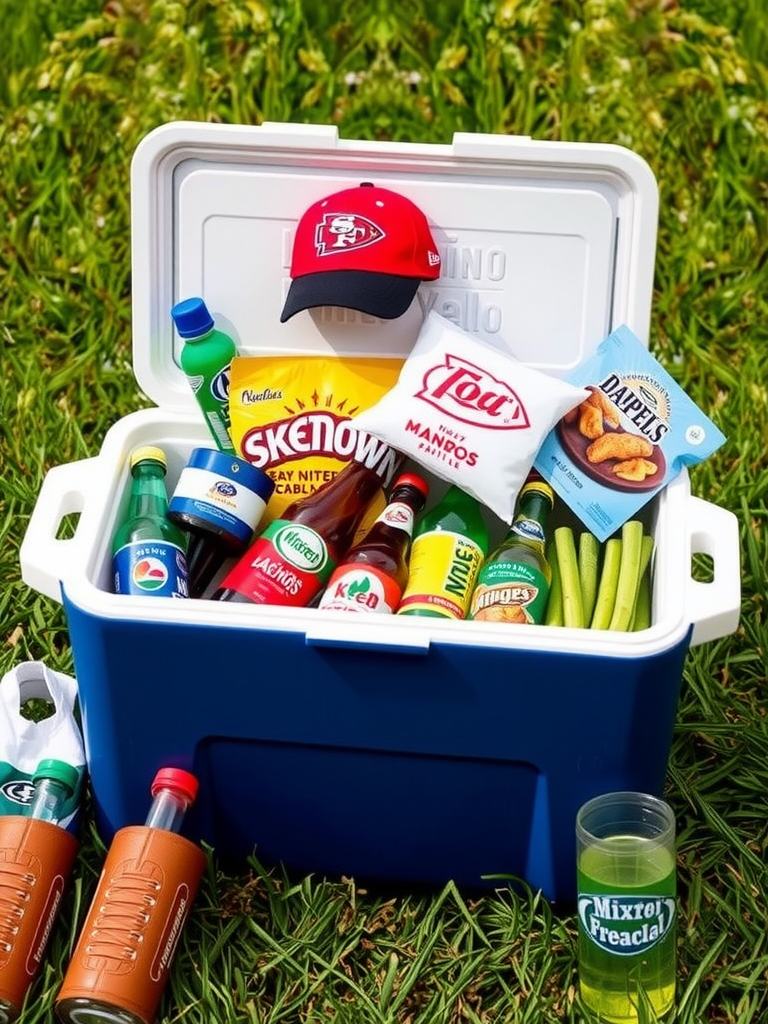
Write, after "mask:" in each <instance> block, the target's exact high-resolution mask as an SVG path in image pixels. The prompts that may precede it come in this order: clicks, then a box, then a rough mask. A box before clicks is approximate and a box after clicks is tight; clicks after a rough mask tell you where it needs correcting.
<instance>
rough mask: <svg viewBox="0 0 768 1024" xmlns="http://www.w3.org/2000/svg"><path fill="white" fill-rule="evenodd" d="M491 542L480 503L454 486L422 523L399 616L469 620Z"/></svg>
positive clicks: (425, 516)
mask: <svg viewBox="0 0 768 1024" xmlns="http://www.w3.org/2000/svg"><path fill="white" fill-rule="evenodd" d="M488 544H489V541H488V527H487V525H486V522H485V519H484V517H483V512H482V509H481V507H480V503H479V502H478V501H477V500H476V499H475V498H473V497H472V496H471V495H470V494H467V492H466V491H463V490H462V489H461V488H460V487H457V486H456V485H455V484H454V485H452V486H451V487H449V488H448V490H447V491H446V492H445V495H444V497H443V498H442V500H441V501H439V502H438V503H437V505H435V506H434V507H433V508H432V509H430V510H429V511H428V512H426V513H425V515H424V516H423V517H422V519H421V521H420V522H419V524H418V526H417V527H416V533H415V535H414V538H413V546H412V548H411V558H410V563H409V571H408V583H407V584H406V587H405V590H404V591H403V596H402V599H401V601H400V604H399V605H398V609H397V614H398V615H431V616H434V617H439V618H446V619H463V618H465V617H466V614H467V609H468V607H469V601H470V597H471V595H472V589H473V587H474V585H475V580H476V578H477V573H478V571H479V569H480V566H481V565H482V562H483V559H484V558H485V556H486V555H487V554H488Z"/></svg>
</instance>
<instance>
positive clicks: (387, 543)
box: [319, 473, 429, 614]
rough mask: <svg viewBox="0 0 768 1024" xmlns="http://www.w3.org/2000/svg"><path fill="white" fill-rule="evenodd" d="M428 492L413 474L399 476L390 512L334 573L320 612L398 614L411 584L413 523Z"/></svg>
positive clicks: (379, 518) (393, 491)
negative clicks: (397, 609) (409, 579)
mask: <svg viewBox="0 0 768 1024" xmlns="http://www.w3.org/2000/svg"><path fill="white" fill-rule="evenodd" d="M428 493H429V485H428V484H427V482H426V481H425V480H423V479H422V477H420V476H416V475H415V474H413V473H406V474H404V475H403V476H400V477H398V479H397V480H396V481H395V484H394V487H393V488H392V494H391V496H390V499H389V502H388V503H387V506H386V508H385V509H384V511H383V512H382V513H381V515H380V516H379V517H378V519H377V520H376V522H375V523H374V524H373V525H372V526H371V528H370V530H369V531H368V532H367V533H366V535H365V537H363V539H362V540H361V541H360V543H359V544H356V545H355V547H354V548H353V549H352V550H351V551H350V552H349V554H348V555H347V556H346V557H345V558H344V559H343V561H342V564H341V565H339V566H338V568H336V570H335V571H334V572H333V574H332V576H331V578H330V580H329V581H328V586H327V588H326V590H325V593H324V594H323V597H322V599H321V601H320V604H319V607H320V608H322V609H326V610H333V611H344V612H379V613H384V614H391V613H392V612H394V610H395V609H396V608H397V605H398V603H399V601H400V596H401V594H402V592H403V588H404V587H405V583H406V580H407V579H408V553H409V551H410V547H411V537H412V536H413V521H414V519H415V517H416V516H417V515H418V513H419V512H421V510H422V509H423V508H424V502H425V501H426V497H427V494H428Z"/></svg>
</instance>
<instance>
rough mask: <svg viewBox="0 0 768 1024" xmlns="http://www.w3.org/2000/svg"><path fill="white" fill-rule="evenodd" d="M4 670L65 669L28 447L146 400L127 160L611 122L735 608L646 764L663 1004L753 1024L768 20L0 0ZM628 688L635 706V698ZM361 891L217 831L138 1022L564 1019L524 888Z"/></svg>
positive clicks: (669, 9) (761, 765) (68, 452)
mask: <svg viewBox="0 0 768 1024" xmlns="http://www.w3.org/2000/svg"><path fill="white" fill-rule="evenodd" d="M0 21H2V24H3V31H4V45H3V52H2V57H0V66H1V68H2V74H0V107H2V122H1V124H0V174H1V176H2V177H1V180H2V182H3V187H2V189H0V218H2V223H3V225H4V230H3V232H2V234H0V309H1V310H2V328H1V330H2V333H1V335H0V343H1V344H2V364H1V365H2V385H3V386H2V388H0V402H1V403H2V418H1V422H2V435H1V437H0V469H2V474H3V488H2V493H0V512H1V515H0V520H1V521H2V540H3V544H2V548H1V549H0V552H1V557H2V569H3V581H4V586H3V588H2V590H0V614H1V616H2V618H1V621H2V639H3V646H2V647H1V648H0V667H1V668H2V670H3V671H5V670H6V669H7V668H9V667H10V666H11V665H13V664H14V663H15V662H17V661H20V660H22V659H27V658H40V659H43V660H45V661H46V662H47V663H48V664H50V665H51V666H52V667H54V668H59V669H61V670H63V671H71V670H72V661H71V651H70V648H69V642H68V636H67V630H66V623H65V620H64V615H63V612H62V609H61V607H60V606H59V605H57V604H55V603H54V602H51V601H49V600H48V599H46V598H43V597H41V596H40V595H38V594H36V593H34V592H32V591H30V590H29V589H28V588H26V587H25V586H24V585H23V584H22V582H21V579H20V571H19V564H18V546H19V543H20V541H21V538H22V536H23V533H24V529H25V526H26V522H27V518H28V516H29V513H30V511H31V509H32V508H33V506H34V504H35V501H36V497H37V495H38V493H39V490H40V487H41V484H42V479H43V476H44V474H45V472H46V471H47V469H49V468H50V467H51V466H53V465H57V464H60V463H64V462H70V461H72V460H75V459H82V458H86V457H88V456H92V455H95V454H96V453H97V452H98V450H99V446H100V444H101V441H102V439H103V437H104V434H105V433H106V431H107V429H108V428H109V426H110V425H111V424H112V423H113V422H115V420H117V419H118V418H119V417H120V416H123V415H125V414H127V413H128V412H130V411H132V410H133V409H135V408H136V407H137V406H138V405H141V404H146V399H145V398H144V397H143V396H142V395H141V394H140V393H139V392H138V389H137V386H136V383H135V380H134V378H133V373H132V369H131V356H130V350H131V338H130V286H131V282H130V255H129V252H130V250H129V246H130V220H129V193H128V182H129V166H130V159H131V156H132V153H133V150H134V148H135V146H136V145H137V144H138V142H139V140H140V139H141V138H142V137H143V136H144V135H145V134H146V133H147V132H148V131H150V130H151V129H152V128H153V127H155V126H156V125H158V124H160V123H163V122H166V121H170V120H175V119H179V118H188V119H193V120H203V121H226V122H239V123H253V124H258V123H260V122H261V121H263V120H276V121H281V120H290V121H307V122H328V123H336V124H338V126H339V130H340V132H341V134H342V135H343V136H345V137H348V138H355V137H357V138H371V139H397V140H407V141H416V142H449V141H450V139H451V137H452V135H453V133H454V132H455V131H479V132H503V133H510V134H520V135H531V136H533V137H534V138H536V139H541V140H564V141H582V142H589V141H599V142H615V143H618V144H620V145H625V146H629V147H630V148H632V149H634V150H636V151H637V152H639V153H640V154H641V155H642V156H644V157H645V159H646V160H647V161H648V163H649V164H650V165H651V167H652V168H653V170H654V173H655V174H656V177H657V179H658V181H659V186H660V193H661V214H660V223H659V235H658V251H657V263H656V279H655V294H654V306H653V318H652V325H651V345H652V347H653V349H654V352H655V353H656V354H657V355H658V357H659V358H660V359H661V360H662V361H663V362H664V363H665V365H666V366H667V368H668V369H669V370H670V372H671V373H672V374H673V375H674V376H675V378H676V379H677V380H679V381H680V383H681V384H682V385H683V386H684V387H685V388H686V390H687V391H688V392H689V394H690V395H691V397H692V398H693V399H694V400H695V401H696V402H697V403H698V404H699V405H701V407H702V408H704V409H705V410H706V411H707V413H708V414H709V415H710V416H712V418H713V419H715V420H716V422H717V424H718V426H719V427H720V428H721V429H722V430H723V432H724V433H725V434H726V435H727V437H728V442H727V444H726V445H724V446H723V448H722V449H720V450H719V451H718V452H717V453H716V455H715V456H714V457H713V458H712V459H711V460H709V461H708V462H707V463H705V464H703V465H701V466H699V467H697V468H696V469H695V470H694V471H693V474H692V483H693V488H694V490H695V491H696V493H697V494H699V495H701V496H702V497H705V498H706V499H708V500H710V501H714V502H717V503H718V504H720V505H723V506H725V507H728V508H731V509H733V510H734V511H735V512H736V514H737V515H738V517H739V524H740V531H741V539H742V554H743V565H742V577H743V597H744V600H743V616H742V622H741V625H740V627H739V630H738V632H737V633H736V634H735V635H734V636H733V637H728V638H726V639H723V640H720V641H717V642H715V643H711V644H707V645H704V646H703V647H700V648H695V649H693V650H691V652H690V653H689V655H688V658H687V662H686V668H685V677H684V680H683V687H682V694H681V700H680V707H679V713H678V720H677V726H676V732H675V738H674V745H673V750H672V755H671V759H670V767H669V773H668V787H667V795H668V798H669V800H670V801H671V803H672V804H673V806H674V809H675V811H676V813H677V816H678V824H679V832H680V846H679V851H680V852H679V869H680V888H681V897H682V898H681V926H680V970H679V976H680V995H679V1001H678V1010H677V1014H676V1016H675V1018H674V1019H675V1020H677V1021H680V1022H685V1024H699V1022H703V1021H706V1022H712V1024H736V1022H738V1024H747V1022H755V1024H757V1022H762V1021H764V1020H766V1019H768V991H767V989H768V945H766V939H765V899H764V894H765V888H766V871H765V864H766V861H767V860H768V810H767V805H766V792H768V767H766V765H768V760H767V759H766V751H768V726H767V725H766V714H765V697H766V683H767V682H768V681H767V680H766V641H767V640H768V633H767V629H766V599H765V594H766V590H767V589H768V588H767V586H766V584H767V583H768V581H767V580H766V561H767V555H766V551H767V547H768V546H767V545H766V533H767V532H768V510H767V507H768V472H767V471H766V466H768V378H767V377H766V372H765V369H764V353H765V351H766V342H768V288H766V274H767V273H768V268H767V266H766V264H767V262H768V232H767V231H766V227H767V222H768V213H767V211H768V185H767V184H766V182H768V176H767V175H766V173H765V172H766V167H768V159H767V158H768V75H767V73H766V66H765V63H764V60H765V55H766V53H767V52H768V49H767V46H768V35H767V34H766V24H767V22H766V19H765V12H764V10H763V4H762V0H747V2H744V3H735V2H733V0H731V2H730V3H723V2H721V0H687V2H685V3H681V4H675V3H663V2H659V0H632V2H625V0H599V2H598V0H596V2H592V0H590V2H588V3H584V2H582V0H559V2H543V0H505V2H498V3H488V4H483V3H479V2H474V0H466V2H458V0H451V2H445V3H441V4H437V3H428V2H427V0H406V2H403V3H393V4H384V3H380V2H363V0H357V2H344V3H340V4H319V3H312V2H309V0H304V2H303V3H302V2H299V0H283V2H281V3H267V2H263V3H262V2H259V0H249V2H247V3H243V2H239V0H219V2H217V3H210V2H204V0H184V2H178V0H152V2H150V0H119V2H109V3H106V4H104V3H102V2H100V0H99V2H96V0H68V2H67V3H45V2H43V0H32V2H30V3H21V2H17V0H0ZM652 711H653V709H649V712H650V713H651V714H652ZM103 853H104V851H103V847H102V846H101V845H100V842H99V840H98V837H97V836H96V835H95V833H94V832H93V830H92V828H91V827H89V828H87V829H86V832H85V835H84V839H83V850H82V853H81V857H80V860H79V862H78V871H77V878H76V880H75V881H74V883H73V885H72V887H71V889H70V891H69V893H68V895H67V899H66V903H65V906H64V908H63V911H62V914H61V916H60V920H59V924H58V925H57V927H56V929H55V932H54V936H53V940H52V943H51V946H50V947H49V955H48V957H47V962H46V967H45V969H44V972H43V974H42V975H41V977H40V979H39V980H38V982H37V983H36V984H35V986H34V988H33V990H32V993H31V998H30V1003H29V1006H28V1008H27V1009H26V1011H25V1014H24V1017H23V1020H24V1022H25V1024H36V1022H38V1021H39V1022H48V1021H50V1020H51V1019H52V1017H51V1006H52V1001H53V998H54V997H55V994H56V990H57V986H58V984H59V982H60V980H61V976H62V971H63V968H64V965H65V964H66V960H67V957H68V955H69V953H70V952H71V949H72V947H73V944H74V941H75V937H76V933H77V924H78V922H79V921H81V920H82V917H83V915H84V913H85V908H86V906H87V901H88V899H89V897H90V894H91V893H92V891H93V888H94V886H95V882H96V878H97V874H98V868H99V864H100V862H101V859H102V857H103ZM499 884H500V885H501V887H502V888H501V890H500V892H499V893H498V894H488V895H486V896H483V897H481V898H469V896H467V895H465V894H462V893H461V892H459V891H458V890H457V889H456V888H455V887H454V886H451V885H449V886H447V887H445V888H444V889H443V890H442V891H441V892H439V893H435V894H431V895H428V894H420V895H417V894H414V893H403V892H400V893H397V894H396V895H392V894H390V895H386V896H385V895H382V894H377V893H374V892H370V891H369V892H366V891H362V890H361V889H360V888H359V887H357V886H356V885H355V884H354V882H353V881H349V880H340V879H336V880H328V881H323V880H321V879H315V878H308V879H288V878H286V877H284V876H283V875H282V874H281V873H280V872H267V871H264V870H263V869H262V868H261V867H260V865H258V863H256V862H254V863H253V864H252V865H251V866H250V870H247V871H244V873H243V874H242V875H240V876H236V877H234V876H229V875H225V874H223V873H222V872H221V871H220V870H219V869H218V867H217V865H216V861H215V853H214V854H211V856H210V867H209V873H208V875H207V876H206V880H205V882H204V886H203V890H202V892H201V895H200V898H199V900H198V903H197V905H196V907H195V910H194V912H193V915H192V918H191V920H190V922H189V925H188V927H187V929H186V931H185V933H184V937H183V941H182V945H181V948H180V950H179V954H178V958H177V964H176V968H175V970H174V972H173V977H172V981H171V984H170V987H169V990H168V993H167V995H166V998H165V999H164V1002H163V1005H162V1010H161V1016H160V1017H159V1018H158V1024H170V1022H177V1021H184V1022H189V1024H193V1022H198V1021H199V1022H201V1024H210V1022H211V1021H217V1022H236V1021H237V1022H240V1021H251V1022H254V1024H255V1022H259V1024H277V1022H278V1021H281V1022H283V1021H284V1022H293V1021H303V1022H310V1021H312V1022H313V1021H327V1020H334V1021H337V1022H342V1024H345V1022H347V1021H349V1022H350V1024H352V1022H354V1024H369V1022H371V1024H374V1022H375V1024H384V1022H389V1021H391V1022H393V1024H394V1022H398V1024H399V1022H403V1024H442V1022H446V1024H448V1022H450V1024H460V1022H461V1024H463V1022H470V1024H476V1022H481V1021H482V1022H484V1024H485V1022H488V1024H490V1022H497V1021H513V1022H515V1024H518V1022H529V1021H530V1022H531V1024H547V1022H555V1021H572V1022H575V1021H581V1020H584V1019H586V1018H585V1016H584V1013H583V1012H582V1010H581V1009H580V1004H579V999H578V994H577V978H576V972H575V924H574V919H573V917H572V916H570V915H569V914H568V913H564V912H562V911H559V910H557V908H552V907H550V906H548V904H547V903H546V901H545V900H544V899H543V898H542V897H540V896H538V895H536V894H534V893H529V892H526V891H525V890H518V889H515V890H514V891H512V890H510V889H508V888H506V887H504V886H503V883H501V882H500V883H499Z"/></svg>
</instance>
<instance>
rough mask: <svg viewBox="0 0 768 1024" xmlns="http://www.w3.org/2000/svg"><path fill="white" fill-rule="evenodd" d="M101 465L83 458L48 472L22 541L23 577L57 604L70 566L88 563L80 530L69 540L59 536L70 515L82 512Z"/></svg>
mask: <svg viewBox="0 0 768 1024" xmlns="http://www.w3.org/2000/svg"><path fill="white" fill-rule="evenodd" d="M97 464H98V459H95V458H93V459H81V460H80V461H78V462H69V463H65V464H64V465H61V466H54V467H53V468H52V469H49V470H48V472H47V473H46V475H45V477H44V479H43V485H42V487H41V488H40V493H39V495H38V498H37V502H36V503H35V507H34V509H33V510H32V515H31V516H30V518H29V523H28V525H27V530H26V533H25V534H24V539H23V540H22V542H21V548H20V550H19V561H20V562H21V578H22V579H23V580H24V582H25V583H26V584H27V585H28V586H30V587H32V589H33V590H37V591H39V592H40V593H41V594H45V596H46V597H51V598H53V600H54V601H61V581H62V580H65V579H66V578H67V576H68V575H69V572H70V566H71V567H72V568H73V569H75V568H76V567H77V566H82V565H83V564H84V561H85V555H86V552H85V551H84V550H83V545H82V542H81V541H80V540H79V539H78V538H79V536H82V533H81V531H80V530H79V529H76V530H75V534H74V536H73V537H68V538H60V537H59V536H58V534H59V531H60V530H61V526H62V523H63V521H64V519H65V518H66V516H69V515H79V514H80V513H82V511H83V508H84V506H85V500H86V494H87V491H88V481H89V480H90V479H91V478H93V475H94V473H95V472H96V468H97ZM78 526H79V524H78Z"/></svg>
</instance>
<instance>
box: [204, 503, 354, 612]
mask: <svg viewBox="0 0 768 1024" xmlns="http://www.w3.org/2000/svg"><path fill="white" fill-rule="evenodd" d="M334 568H335V563H334V562H333V560H332V559H331V556H330V554H329V552H328V547H327V545H326V543H325V541H324V540H323V538H322V537H321V536H320V534H319V533H316V532H315V530H312V529H310V528H309V527H308V526H301V525H298V524H296V523H292V522H290V521H289V520H287V519H275V520H274V521H273V522H271V523H270V524H269V526H268V527H267V528H266V530H265V531H264V532H263V533H262V534H261V536H260V537H259V538H258V539H257V540H256V541H255V542H254V543H253V544H252V545H251V547H250V549H249V550H248V553H247V555H246V557H244V558H241V559H240V561H239V562H238V563H237V564H236V565H235V566H234V567H233V568H232V569H231V570H230V572H229V573H228V574H227V576H225V578H224V580H223V581H222V584H221V586H222V587H223V588H225V589H227V590H237V591H238V593H240V594H242V595H243V596H244V597H247V598H248V599H249V600H250V601H253V603H254V604H279V605H290V606H292V607H294V608H301V607H303V606H305V605H308V604H309V603H310V601H311V600H312V598H313V597H314V596H315V594H317V592H318V591H319V590H320V588H321V587H322V586H323V585H324V584H325V582H326V580H327V579H328V577H329V576H330V575H331V573H332V572H333V570H334Z"/></svg>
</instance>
